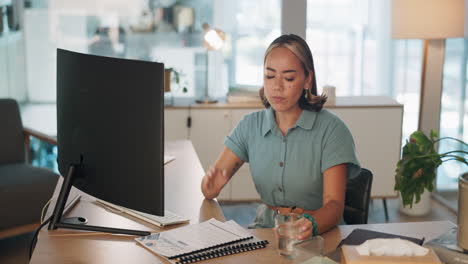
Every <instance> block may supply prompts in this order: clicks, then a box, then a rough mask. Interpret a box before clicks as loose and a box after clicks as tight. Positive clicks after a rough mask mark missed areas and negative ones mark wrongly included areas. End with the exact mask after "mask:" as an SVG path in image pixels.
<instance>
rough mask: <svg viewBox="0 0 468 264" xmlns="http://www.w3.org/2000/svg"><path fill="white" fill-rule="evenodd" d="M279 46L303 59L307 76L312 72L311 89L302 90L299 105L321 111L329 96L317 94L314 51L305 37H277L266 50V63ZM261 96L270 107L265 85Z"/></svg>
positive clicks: (265, 104) (263, 101) (290, 35)
mask: <svg viewBox="0 0 468 264" xmlns="http://www.w3.org/2000/svg"><path fill="white" fill-rule="evenodd" d="M279 47H283V48H287V49H288V50H290V51H291V52H292V53H294V55H296V57H297V58H298V59H299V60H300V61H301V64H302V67H303V68H304V73H305V76H306V77H308V76H309V74H311V73H312V82H311V85H310V87H309V89H307V90H306V89H303V90H304V91H303V92H302V95H301V97H300V98H299V107H300V108H301V109H306V110H310V111H316V112H319V111H320V110H322V107H323V105H324V104H325V102H326V101H327V97H326V96H325V95H320V96H318V95H317V81H316V79H315V69H314V58H313V57H312V52H311V51H310V49H309V46H308V45H307V43H306V42H305V41H304V39H303V38H301V37H299V36H297V35H294V34H289V35H282V36H280V37H278V38H277V39H275V40H274V41H273V42H272V43H271V44H270V46H269V47H268V49H267V50H266V51H265V57H264V59H263V63H264V64H265V62H266V59H267V57H268V55H269V54H270V52H271V51H272V50H273V49H274V48H279ZM305 93H307V99H306V98H305V96H304V95H305ZM260 98H261V99H262V103H263V105H264V106H265V107H266V108H268V107H270V103H269V102H268V100H267V99H266V97H265V88H264V87H262V88H261V89H260Z"/></svg>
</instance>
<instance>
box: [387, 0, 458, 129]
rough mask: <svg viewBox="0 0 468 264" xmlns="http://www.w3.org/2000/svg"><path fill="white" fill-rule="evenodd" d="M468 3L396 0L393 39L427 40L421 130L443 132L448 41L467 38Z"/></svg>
mask: <svg viewBox="0 0 468 264" xmlns="http://www.w3.org/2000/svg"><path fill="white" fill-rule="evenodd" d="M464 24H465V0H392V37H393V38H395V39H424V51H423V61H422V75H421V93H420V102H419V123H418V130H420V131H423V132H424V133H430V130H431V129H434V130H436V131H438V130H439V123H440V108H441V95H442V75H443V65H444V53H445V39H446V38H456V37H464V35H465V32H464V27H465V25H464Z"/></svg>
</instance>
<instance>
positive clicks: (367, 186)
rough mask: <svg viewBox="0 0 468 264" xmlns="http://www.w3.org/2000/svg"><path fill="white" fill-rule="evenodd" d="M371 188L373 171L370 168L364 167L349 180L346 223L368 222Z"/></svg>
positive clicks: (345, 210) (345, 211) (346, 199)
mask: <svg viewBox="0 0 468 264" xmlns="http://www.w3.org/2000/svg"><path fill="white" fill-rule="evenodd" d="M371 188H372V172H370V171H369V170H368V169H364V168H362V169H361V172H360V173H359V175H358V176H356V177H354V178H353V179H349V180H348V182H347V183H346V198H345V208H344V212H343V218H344V220H345V222H346V224H348V225H356V224H367V216H368V213H369V200H370V193H371Z"/></svg>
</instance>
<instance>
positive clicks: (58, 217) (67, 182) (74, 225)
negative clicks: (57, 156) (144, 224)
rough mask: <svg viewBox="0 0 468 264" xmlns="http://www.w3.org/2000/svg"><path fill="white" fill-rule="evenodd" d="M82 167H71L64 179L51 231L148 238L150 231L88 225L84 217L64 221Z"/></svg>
mask: <svg viewBox="0 0 468 264" xmlns="http://www.w3.org/2000/svg"><path fill="white" fill-rule="evenodd" d="M81 166H82V165H81V164H80V165H71V166H70V168H69V169H68V172H67V175H66V176H65V177H64V179H63V183H62V188H61V189H60V193H59V196H58V199H57V203H56V204H55V207H54V212H53V213H52V217H51V221H50V223H49V230H55V229H57V228H66V229H77V230H86V231H95V232H105V233H113V234H124V235H133V236H148V235H150V234H151V233H150V232H148V231H139V230H131V229H121V228H110V227H102V226H91V225H86V223H87V221H88V220H87V219H86V218H84V217H77V218H75V220H73V219H74V218H69V219H72V220H68V219H62V214H63V210H64V208H65V203H66V202H67V199H68V195H69V194H70V190H71V187H72V184H73V180H74V178H75V176H76V171H75V170H76V169H77V168H79V167H81Z"/></svg>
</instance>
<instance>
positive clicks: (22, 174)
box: [0, 99, 59, 238]
mask: <svg viewBox="0 0 468 264" xmlns="http://www.w3.org/2000/svg"><path fill="white" fill-rule="evenodd" d="M0 127H1V129H0V208H1V215H2V216H4V217H1V218H0V238H3V237H8V236H14V235H18V234H21V233H26V232H29V231H33V230H34V229H36V228H37V227H38V223H39V221H40V219H39V218H40V215H41V210H42V207H43V206H44V205H45V203H47V201H48V200H49V199H50V197H52V194H53V191H54V188H55V185H56V184H57V180H58V177H59V175H57V174H55V173H54V172H52V171H50V170H47V169H43V168H37V167H33V166H31V165H29V164H27V163H28V162H27V155H26V153H27V152H29V138H30V136H34V137H36V138H39V139H41V140H43V141H46V142H49V143H55V144H56V140H55V138H52V137H48V136H47V135H44V134H41V133H38V132H35V131H33V130H31V129H27V128H23V125H22V122H21V116H20V112H19V107H18V104H17V103H16V101H15V100H12V99H0ZM25 150H26V151H25Z"/></svg>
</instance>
